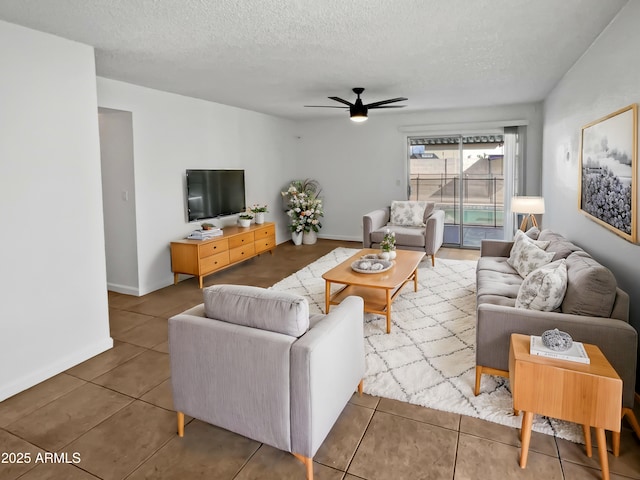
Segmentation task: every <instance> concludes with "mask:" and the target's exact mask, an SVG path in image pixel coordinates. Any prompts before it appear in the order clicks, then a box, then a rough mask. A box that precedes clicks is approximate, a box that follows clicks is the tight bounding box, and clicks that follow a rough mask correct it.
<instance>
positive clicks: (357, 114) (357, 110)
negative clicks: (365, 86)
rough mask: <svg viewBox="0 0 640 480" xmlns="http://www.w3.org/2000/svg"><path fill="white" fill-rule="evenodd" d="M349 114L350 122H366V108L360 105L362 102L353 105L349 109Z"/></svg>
mask: <svg viewBox="0 0 640 480" xmlns="http://www.w3.org/2000/svg"><path fill="white" fill-rule="evenodd" d="M349 113H350V116H349V117H350V118H351V121H352V122H358V123H361V122H365V121H366V120H367V118H368V117H367V107H365V106H364V105H362V102H360V105H358V103H356V104H355V105H353V106H352V107H350V108H349Z"/></svg>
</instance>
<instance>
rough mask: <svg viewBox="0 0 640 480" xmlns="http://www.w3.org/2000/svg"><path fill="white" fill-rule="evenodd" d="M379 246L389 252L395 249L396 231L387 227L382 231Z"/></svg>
mask: <svg viewBox="0 0 640 480" xmlns="http://www.w3.org/2000/svg"><path fill="white" fill-rule="evenodd" d="M380 248H381V249H382V251H383V252H390V251H391V250H395V249H396V232H392V231H391V230H389V229H388V228H387V230H386V231H385V232H384V238H383V239H382V242H381V243H380Z"/></svg>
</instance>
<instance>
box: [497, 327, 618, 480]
mask: <svg viewBox="0 0 640 480" xmlns="http://www.w3.org/2000/svg"><path fill="white" fill-rule="evenodd" d="M529 343H530V339H529V336H528V335H520V334H516V333H514V334H512V335H511V345H510V348H509V380H510V382H511V392H512V395H513V408H514V410H516V411H519V410H522V411H523V412H524V418H523V420H522V433H521V441H522V454H521V456H520V467H522V468H525V467H526V466H527V455H528V453H529V442H530V440H531V425H532V423H533V415H534V414H535V413H538V414H540V415H545V416H548V417H553V418H558V419H561V420H567V421H569V422H575V423H579V424H581V425H582V426H583V431H584V433H585V443H586V451H587V455H588V456H589V457H590V456H591V433H590V427H595V430H596V439H597V442H598V454H599V459H600V468H601V469H602V478H603V479H605V480H609V461H608V458H607V444H606V437H605V430H611V431H613V432H620V418H621V412H622V380H621V379H620V377H619V376H618V374H617V373H616V371H615V370H614V368H613V367H612V366H611V364H610V363H609V362H608V361H607V359H606V358H605V356H604V355H603V354H602V352H601V351H600V349H599V348H598V347H597V346H595V345H590V344H584V347H585V350H586V351H587V354H588V355H589V358H590V359H591V363H590V364H588V365H587V364H582V363H577V362H571V361H567V360H555V359H551V358H546V357H540V356H536V355H530V354H529Z"/></svg>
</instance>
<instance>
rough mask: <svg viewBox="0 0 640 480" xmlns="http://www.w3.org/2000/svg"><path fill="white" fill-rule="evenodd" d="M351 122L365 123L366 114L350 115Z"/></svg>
mask: <svg viewBox="0 0 640 480" xmlns="http://www.w3.org/2000/svg"><path fill="white" fill-rule="evenodd" d="M350 118H351V121H352V122H357V123H362V122H365V121H367V118H369V117H367V114H366V113H356V114H351V117H350Z"/></svg>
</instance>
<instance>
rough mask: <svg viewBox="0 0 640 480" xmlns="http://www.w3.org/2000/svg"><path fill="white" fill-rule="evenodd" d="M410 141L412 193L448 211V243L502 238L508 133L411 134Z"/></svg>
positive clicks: (475, 244) (474, 243)
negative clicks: (419, 135) (420, 135)
mask: <svg viewBox="0 0 640 480" xmlns="http://www.w3.org/2000/svg"><path fill="white" fill-rule="evenodd" d="M408 147H409V148H408V150H409V152H408V154H409V189H410V191H409V199H410V200H427V201H433V202H436V208H440V209H442V210H444V211H445V214H446V215H445V217H446V218H445V234H444V243H445V244H447V245H450V246H459V247H471V248H478V247H480V242H481V241H482V239H485V238H495V239H502V238H503V217H504V136H503V135H500V134H491V135H489V134H487V135H467V136H463V135H449V136H437V137H410V138H409V145H408Z"/></svg>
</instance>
